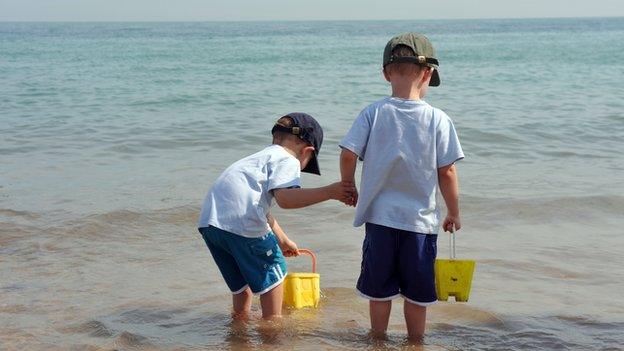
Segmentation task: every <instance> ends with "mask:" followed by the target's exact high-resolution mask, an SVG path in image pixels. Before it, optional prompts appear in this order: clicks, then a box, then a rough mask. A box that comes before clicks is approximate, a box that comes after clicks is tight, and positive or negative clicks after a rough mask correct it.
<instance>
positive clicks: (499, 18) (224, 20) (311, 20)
mask: <svg viewBox="0 0 624 351" xmlns="http://www.w3.org/2000/svg"><path fill="white" fill-rule="evenodd" d="M599 18H608V19H615V18H624V15H616V16H561V17H463V18H459V17H458V18H415V19H223V20H218V19H217V20H215V19H210V20H190V19H189V20H167V19H163V20H130V19H128V20H0V23H124V22H126V23H127V22H135V23H183V22H184V23H206V22H372V21H379V22H388V21H405V22H407V21H471V20H477V21H478V20H539V19H599Z"/></svg>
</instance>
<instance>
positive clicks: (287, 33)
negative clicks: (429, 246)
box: [0, 18, 624, 350]
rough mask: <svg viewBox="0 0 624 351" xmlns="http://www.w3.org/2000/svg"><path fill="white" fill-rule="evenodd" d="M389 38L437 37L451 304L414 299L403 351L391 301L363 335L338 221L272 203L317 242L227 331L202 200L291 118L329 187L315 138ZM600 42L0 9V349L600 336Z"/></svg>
mask: <svg viewBox="0 0 624 351" xmlns="http://www.w3.org/2000/svg"><path fill="white" fill-rule="evenodd" d="M404 30H418V31H422V32H425V33H427V34H429V37H430V38H431V39H432V41H433V42H434V44H435V45H436V46H437V47H438V48H439V50H438V51H439V54H440V60H441V63H442V66H441V68H442V73H441V77H442V86H440V87H439V88H432V89H431V90H430V93H429V96H428V98H427V100H428V101H429V102H431V103H432V104H434V105H436V106H439V107H441V108H443V109H445V110H446V111H447V112H448V114H449V115H450V116H451V117H452V118H453V120H454V121H455V124H456V126H457V129H458V131H459V135H460V139H461V141H462V145H463V146H464V151H465V152H466V155H467V158H466V159H465V160H464V161H462V162H461V163H459V165H458V167H459V173H460V182H461V192H462V211H463V214H462V220H463V226H464V227H463V229H462V230H461V232H460V233H459V234H458V238H457V244H458V250H457V252H458V255H459V256H460V257H464V258H471V259H475V260H477V270H476V273H475V277H474V282H473V291H472V294H471V298H470V301H469V302H468V303H467V304H460V303H455V302H448V303H439V304H438V305H436V306H434V307H432V308H431V309H430V310H429V311H430V312H429V316H428V317H429V324H428V333H427V337H426V340H425V344H424V345H423V346H416V345H409V344H408V343H407V342H406V340H405V331H404V326H403V322H402V316H401V311H402V306H401V304H402V302H401V301H400V300H397V301H396V303H395V307H394V309H393V314H392V319H391V327H390V330H389V334H388V339H387V340H385V341H375V340H371V339H370V338H369V337H368V334H367V333H368V329H367V326H368V316H367V304H366V301H364V300H362V299H360V298H359V297H357V295H356V294H355V291H354V285H355V281H356V279H357V275H358V272H359V267H360V261H359V260H360V246H361V240H362V229H361V228H352V227H351V222H352V218H353V209H351V208H346V207H343V206H341V205H340V204H338V203H324V204H320V205H316V206H312V207H310V208H306V209H302V210H297V211H284V210H279V209H278V210H276V217H277V218H278V219H279V220H280V223H281V224H282V226H283V227H284V228H285V230H286V231H287V232H288V233H289V234H290V236H291V237H292V238H293V239H294V240H295V241H296V242H297V243H298V244H299V246H300V247H309V248H311V249H313V250H315V251H316V252H317V254H318V258H319V272H320V273H321V287H322V290H323V295H324V297H323V299H322V302H321V306H320V307H319V308H318V309H315V310H300V311H286V316H285V318H284V319H283V321H282V323H281V324H280V325H272V324H267V323H262V322H260V321H258V320H257V319H254V320H252V321H250V322H249V323H247V324H244V323H237V322H233V321H232V320H231V319H230V316H229V304H230V301H229V300H230V296H229V293H228V291H227V288H226V287H225V284H223V282H222V280H221V278H220V276H219V274H218V272H217V270H216V267H215V265H214V263H213V262H212V259H211V257H210V255H209V254H208V251H207V250H206V249H205V247H204V243H203V241H202V240H201V238H200V236H199V235H198V234H197V232H196V229H195V228H194V225H195V222H196V219H197V215H198V212H199V205H200V204H201V201H202V199H203V196H204V195H205V191H206V190H207V189H208V187H209V186H210V184H211V182H212V181H213V180H214V179H215V178H216V176H217V175H218V174H219V173H220V172H221V171H222V170H223V169H224V168H225V167H226V166H227V165H228V164H229V163H231V162H233V161H234V160H236V159H238V158H240V157H242V156H245V155H247V154H249V153H252V152H254V151H255V150H257V149H259V148H261V147H262V146H264V145H266V144H267V143H268V142H269V138H268V137H269V136H268V131H269V130H270V127H271V125H272V122H273V121H274V119H276V118H277V117H278V116H280V115H281V114H284V113H287V112H289V111H292V110H300V111H306V112H310V113H312V114H313V115H315V116H316V117H317V118H318V119H319V121H320V122H321V124H322V125H323V126H324V128H325V135H326V139H325V143H324V145H323V149H322V152H321V169H322V172H323V176H322V177H313V176H308V175H305V176H304V178H303V183H304V185H308V186H316V185H321V184H325V183H328V182H330V181H333V180H334V179H336V178H337V177H338V167H337V162H338V151H339V150H338V147H337V142H338V140H339V139H340V137H341V136H342V135H343V134H344V133H345V132H346V130H347V129H348V127H349V125H350V123H351V121H352V120H353V118H354V117H355V115H356V114H357V113H358V111H359V110H360V109H361V108H363V107H364V106H365V105H366V104H367V103H369V102H371V101H373V100H375V99H378V98H380V97H381V96H383V94H384V93H386V92H387V90H388V88H387V85H386V84H385V83H384V82H383V81H382V79H381V75H380V72H379V67H378V66H379V64H380V63H379V61H380V60H381V50H382V48H383V45H384V44H385V42H386V41H387V39H388V38H389V37H390V36H391V35H392V34H396V33H398V32H401V31H404ZM345 38H349V40H348V41H345ZM622 38H624V19H619V18H613V19H582V20H581V19H568V20H505V21H494V20H492V21H424V22H287V23H277V22H275V23H274V22H265V23H96V24H91V23H82V24H63V23H56V24H50V23H48V24H42V23H35V24H32V23H19V24H14V23H13V24H12V23H1V24H0V78H1V79H0V80H1V81H2V82H3V84H1V85H0V121H1V122H2V123H1V124H0V135H1V136H2V138H0V165H1V166H0V349H1V350H3V349H7V350H18V349H33V350H43V349H46V350H49V349H59V350H66V349H80V350H82V349H92V350H110V349H143V350H152V349H158V350H161V349H164V350H186V349H232V350H244V349H283V350H289V349H318V348H321V349H345V350H356V349H370V350H384V349H397V348H404V349H415V350H418V349H424V350H460V349H461V350H464V349H470V350H472V349H479V350H502V349H505V350H527V349H536V350H558V349H561V350H585V349H595V350H620V349H623V348H624V347H623V346H622V345H624V336H623V335H624V333H623V332H622V331H623V330H624V303H623V302H622V301H621V299H620V298H619V296H620V295H621V293H620V292H621V291H624V270H623V269H622V268H621V267H624V258H623V255H622V247H624V236H623V235H622V234H623V232H622V229H621V228H622V226H623V224H624V216H623V215H622V214H623V213H624V182H623V180H622V179H624V178H623V177H622V170H623V166H622V165H623V164H624V162H623V161H624V157H623V156H622V155H621V151H620V150H621V149H623V147H624V139H623V138H622V135H624V102H623V101H622V99H621V96H624V84H621V82H620V80H621V77H622V76H623V73H624V44H623V43H624V41H623V40H621V39H622ZM579 47H585V48H589V49H591V52H592V55H593V56H592V57H593V59H594V60H595V62H597V63H599V64H589V65H588V64H587V63H586V61H585V56H583V55H580V54H578V52H579V50H578V48H579ZM588 77H591V80H590V81H588ZM438 247H439V255H440V257H445V256H447V255H448V244H447V237H446V236H445V235H440V239H439V241H438ZM289 264H290V270H291V271H305V270H307V269H309V262H307V261H306V260H305V258H302V259H293V260H289ZM255 308H256V307H255Z"/></svg>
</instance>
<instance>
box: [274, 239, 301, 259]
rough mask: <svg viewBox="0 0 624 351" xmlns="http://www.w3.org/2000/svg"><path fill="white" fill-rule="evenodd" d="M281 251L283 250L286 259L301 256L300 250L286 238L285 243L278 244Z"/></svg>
mask: <svg viewBox="0 0 624 351" xmlns="http://www.w3.org/2000/svg"><path fill="white" fill-rule="evenodd" d="M278 245H279V247H280V249H282V253H283V254H284V256H286V257H294V256H299V248H298V247H297V244H295V242H294V241H292V240H290V239H288V238H286V239H285V240H283V241H280V242H278Z"/></svg>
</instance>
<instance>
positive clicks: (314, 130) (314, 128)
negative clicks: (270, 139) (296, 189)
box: [271, 112, 323, 175]
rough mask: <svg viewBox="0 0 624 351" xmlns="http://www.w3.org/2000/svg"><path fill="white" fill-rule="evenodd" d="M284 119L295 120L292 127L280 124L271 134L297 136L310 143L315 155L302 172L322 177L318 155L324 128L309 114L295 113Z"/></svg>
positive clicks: (275, 126)
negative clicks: (282, 133)
mask: <svg viewBox="0 0 624 351" xmlns="http://www.w3.org/2000/svg"><path fill="white" fill-rule="evenodd" d="M284 117H290V118H291V119H292V120H293V125H292V127H285V126H283V125H280V124H276V125H274V126H273V129H271V134H273V133H275V132H277V131H280V132H284V133H289V134H293V135H296V136H297V137H298V138H299V139H301V140H303V141H305V142H308V143H310V144H311V145H312V146H314V155H313V156H312V159H311V160H310V162H308V164H307V165H306V167H305V168H304V169H302V170H301V171H302V172H306V173H312V174H317V175H321V170H320V168H319V164H318V154H319V152H320V151H321V144H323V128H321V125H320V124H319V123H318V122H317V121H316V120H315V119H314V117H312V116H310V115H309V114H307V113H303V112H293V113H289V114H287V115H285V116H284Z"/></svg>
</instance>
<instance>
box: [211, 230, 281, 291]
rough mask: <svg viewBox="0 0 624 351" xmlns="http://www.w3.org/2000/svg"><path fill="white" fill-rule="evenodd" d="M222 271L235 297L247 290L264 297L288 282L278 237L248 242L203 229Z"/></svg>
mask: <svg viewBox="0 0 624 351" xmlns="http://www.w3.org/2000/svg"><path fill="white" fill-rule="evenodd" d="M199 232H200V233H201V235H202V236H203V237H204V241H205V242H206V245H208V249H210V253H211V254H212V257H213V258H214V261H215V263H216V264H217V267H219V271H220V272H221V275H222V276H223V279H225V283H226V284H227V285H228V287H229V288H230V290H231V291H232V293H234V294H238V293H241V292H243V291H244V290H245V289H246V288H247V286H249V288H250V289H251V291H252V292H253V293H254V294H260V295H261V294H264V293H265V292H267V291H269V290H271V289H273V288H274V287H276V286H278V285H279V284H281V283H282V282H283V281H284V277H285V276H286V274H287V272H286V261H285V259H284V255H283V254H282V250H280V248H279V246H278V244H277V238H276V237H275V234H273V233H272V232H269V233H268V234H266V235H265V236H263V237H260V238H246V237H244V236H240V235H237V234H234V233H230V232H227V231H225V230H222V229H219V228H216V227H213V226H210V227H204V228H199Z"/></svg>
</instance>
